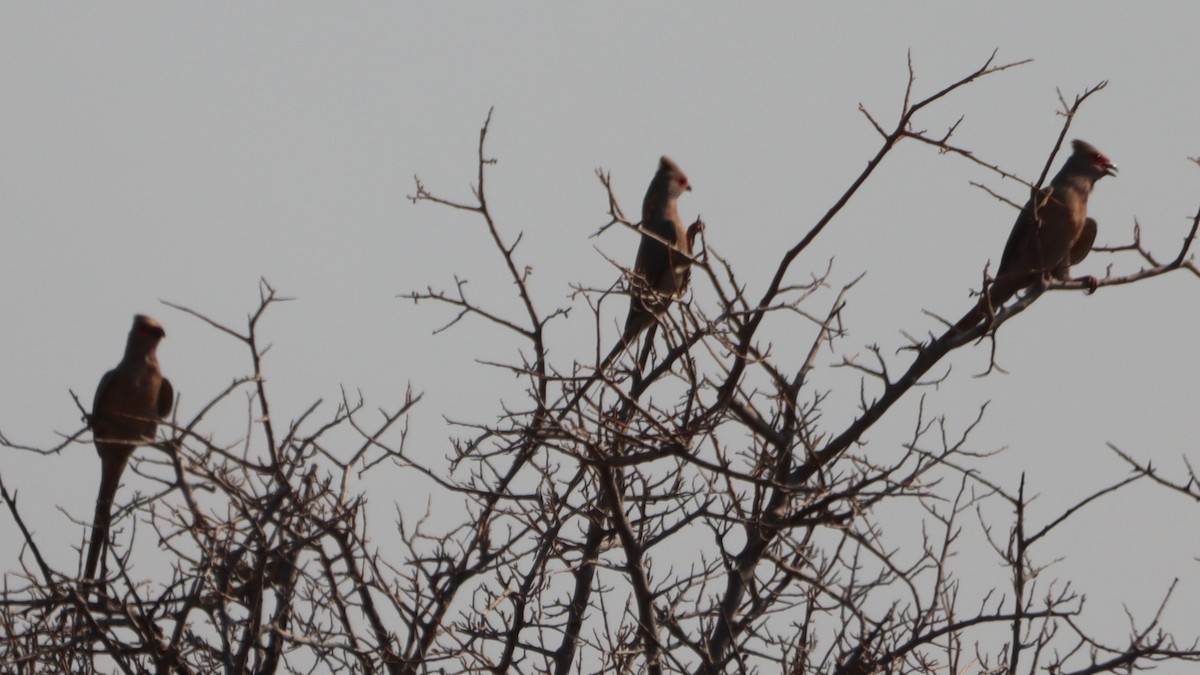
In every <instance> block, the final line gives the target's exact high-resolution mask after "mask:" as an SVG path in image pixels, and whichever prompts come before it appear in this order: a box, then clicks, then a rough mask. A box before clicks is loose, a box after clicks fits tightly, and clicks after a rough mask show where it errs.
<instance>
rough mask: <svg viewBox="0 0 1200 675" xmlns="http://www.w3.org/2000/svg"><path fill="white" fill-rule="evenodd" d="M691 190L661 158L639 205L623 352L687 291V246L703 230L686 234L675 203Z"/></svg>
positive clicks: (689, 253) (673, 166) (689, 250)
mask: <svg viewBox="0 0 1200 675" xmlns="http://www.w3.org/2000/svg"><path fill="white" fill-rule="evenodd" d="M691 189H692V186H691V184H689V183H688V178H687V176H686V175H684V173H683V171H681V170H680V169H679V167H678V166H677V165H676V164H675V162H672V161H671V159H670V158H669V157H666V156H665V155H664V156H663V157H662V158H661V159H660V160H659V161H658V171H657V172H656V173H655V174H654V179H653V180H651V181H650V187H649V188H647V189H646V197H645V198H644V199H643V200H642V230H643V234H642V243H641V245H639V246H638V252H637V259H636V260H635V261H634V263H633V277H634V279H633V288H632V289H631V293H630V296H629V314H628V316H626V317H625V329H624V330H623V331H622V332H621V343H622V345H623V346H624V345H628V344H629V342H630V341H631V340H633V339H634V338H635V337H637V335H638V334H639V333H641V332H642V331H643V330H644V329H645V328H646V327H647V326H649V325H650V324H651V322H653V321H654V317H656V316H658V315H660V314H662V313H663V312H665V311H667V308H668V307H670V305H671V302H672V301H673V300H674V299H675V298H677V297H679V296H680V295H683V292H684V291H685V290H687V285H688V279H689V278H690V277H691V267H692V244H693V242H694V241H695V239H696V234H697V233H698V232H699V231H700V228H701V227H702V225H701V224H700V223H699V221H697V222H696V223H695V224H693V225H692V227H691V228H684V226H683V221H682V220H680V219H679V207H678V201H679V195H682V194H683V193H684V192H690V191H691ZM646 233H649V234H646Z"/></svg>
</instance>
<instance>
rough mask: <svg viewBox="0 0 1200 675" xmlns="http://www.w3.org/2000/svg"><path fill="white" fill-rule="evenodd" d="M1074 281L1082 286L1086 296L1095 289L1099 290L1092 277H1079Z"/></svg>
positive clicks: (1096, 281)
mask: <svg viewBox="0 0 1200 675" xmlns="http://www.w3.org/2000/svg"><path fill="white" fill-rule="evenodd" d="M1076 281H1079V282H1080V283H1082V284H1083V287H1084V290H1085V291H1086V292H1087V294H1088V295H1091V294H1092V293H1095V292H1096V289H1097V288H1100V282H1099V281H1098V280H1097V279H1096V277H1093V276H1086V277H1079V279H1077V280H1076Z"/></svg>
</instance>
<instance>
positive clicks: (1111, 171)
mask: <svg viewBox="0 0 1200 675" xmlns="http://www.w3.org/2000/svg"><path fill="white" fill-rule="evenodd" d="M1104 175H1105V176H1112V177H1114V178H1115V177H1116V175H1117V167H1116V165H1114V164H1109V165H1108V166H1106V167H1104Z"/></svg>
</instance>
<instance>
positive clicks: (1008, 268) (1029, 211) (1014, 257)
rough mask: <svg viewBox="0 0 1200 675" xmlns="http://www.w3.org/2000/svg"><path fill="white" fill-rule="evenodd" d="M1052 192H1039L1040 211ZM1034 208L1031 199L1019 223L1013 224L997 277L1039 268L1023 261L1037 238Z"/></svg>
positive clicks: (1042, 190)
mask: <svg viewBox="0 0 1200 675" xmlns="http://www.w3.org/2000/svg"><path fill="white" fill-rule="evenodd" d="M1052 192H1053V188H1043V189H1041V190H1038V197H1037V206H1038V210H1039V211H1040V210H1041V208H1042V207H1044V206H1045V205H1046V202H1048V201H1049V200H1050V194H1051V193H1052ZM1033 208H1034V202H1033V200H1032V199H1031V200H1030V201H1029V203H1028V204H1026V205H1025V208H1023V209H1021V215H1019V216H1017V222H1015V223H1013V228H1012V232H1010V233H1009V235H1008V242H1007V243H1006V244H1005V245H1004V254H1003V255H1001V256H1000V267H999V268H998V269H997V270H996V275H997V276H999V275H1002V274H1011V273H1013V272H1025V271H1028V270H1029V269H1031V268H1033V267H1036V266H1037V265H1035V264H1033V263H1032V261H1028V262H1024V261H1022V260H1021V258H1023V257H1024V256H1025V255H1026V253H1027V249H1028V247H1029V244H1030V242H1031V241H1032V240H1033V239H1034V238H1035V237H1036V236H1037V227H1038V222H1037V218H1036V217H1035V216H1034V215H1033Z"/></svg>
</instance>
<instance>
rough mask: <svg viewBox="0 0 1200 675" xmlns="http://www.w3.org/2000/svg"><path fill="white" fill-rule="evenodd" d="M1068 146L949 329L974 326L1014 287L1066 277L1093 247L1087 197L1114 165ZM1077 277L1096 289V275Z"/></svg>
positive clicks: (1080, 144) (1084, 146) (1084, 148)
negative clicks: (987, 277) (979, 290)
mask: <svg viewBox="0 0 1200 675" xmlns="http://www.w3.org/2000/svg"><path fill="white" fill-rule="evenodd" d="M1071 148H1072V152H1071V156H1070V157H1068V158H1067V161H1066V163H1064V164H1063V167H1062V169H1060V170H1059V172H1058V173H1057V174H1056V175H1055V176H1054V178H1053V180H1051V181H1050V185H1048V186H1046V187H1045V188H1043V189H1041V190H1039V191H1038V192H1037V194H1036V195H1035V196H1034V198H1032V199H1030V200H1029V202H1028V203H1027V204H1025V207H1024V208H1022V209H1021V214H1020V215H1019V216H1017V222H1016V223H1015V224H1014V225H1013V229H1012V232H1011V233H1010V234H1009V235H1008V243H1007V244H1005V246H1004V254H1003V255H1002V256H1001V257H1000V267H999V268H998V270H997V273H996V278H995V279H994V280H993V281H992V284H991V286H990V287H989V288H988V289H987V290H986V292H985V293H984V294H983V295H982V296H981V297H980V299H979V303H978V304H977V305H976V306H975V307H974V308H973V309H971V311H969V312H967V314H966V315H965V316H963V318H962V319H960V320H959V321H958V323H956V324H954V327H953V328H952V329H951V333H960V332H963V331H967V330H970V329H971V328H974V327H975V326H976V325H978V324H979V323H980V322H982V321H983V320H984V319H986V318H987V317H989V316H991V315H992V314H993V312H994V310H995V308H998V307H1000V306H1001V305H1003V304H1004V303H1005V301H1007V300H1008V299H1009V298H1011V297H1012V296H1013V295H1015V294H1016V293H1017V291H1019V290H1021V289H1023V288H1026V287H1028V286H1031V285H1033V284H1034V283H1036V282H1037V281H1039V280H1041V279H1042V278H1044V277H1046V276H1049V277H1050V278H1053V279H1056V280H1059V281H1065V280H1066V279H1067V278H1068V275H1069V272H1070V268H1071V266H1072V265H1075V264H1078V263H1079V262H1080V261H1082V260H1083V259H1084V258H1086V257H1087V255H1088V253H1089V252H1090V251H1091V250H1092V244H1093V242H1095V240H1096V229H1097V228H1096V221H1095V220H1094V219H1092V218H1089V217H1088V215H1087V204H1088V196H1089V195H1091V193H1092V188H1093V187H1094V186H1095V184H1096V181H1098V180H1100V179H1101V178H1103V177H1105V176H1115V175H1117V167H1116V165H1114V164H1113V162H1112V160H1110V159H1109V158H1108V157H1107V156H1106V155H1105V154H1104V153H1102V152H1100V151H1099V150H1097V149H1096V148H1095V147H1094V146H1092V145H1091V144H1089V143H1086V142H1084V141H1081V140H1078V139H1076V140H1074V141H1072V142H1071ZM1081 281H1083V282H1084V283H1085V284H1086V285H1087V286H1088V287H1089V288H1090V289H1091V290H1093V291H1094V290H1095V288H1096V284H1097V281H1096V279H1095V278H1094V277H1084V278H1082V279H1081Z"/></svg>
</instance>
